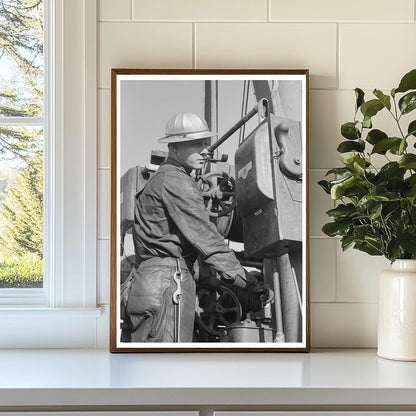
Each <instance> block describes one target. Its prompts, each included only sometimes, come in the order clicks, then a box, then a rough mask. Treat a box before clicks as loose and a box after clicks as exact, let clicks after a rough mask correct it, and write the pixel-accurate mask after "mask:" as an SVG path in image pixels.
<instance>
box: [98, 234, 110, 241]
mask: <svg viewBox="0 0 416 416" xmlns="http://www.w3.org/2000/svg"><path fill="white" fill-rule="evenodd" d="M109 240H111V237H110V236H100V235H98V236H97V241H109Z"/></svg>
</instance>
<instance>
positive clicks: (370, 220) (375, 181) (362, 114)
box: [319, 69, 416, 360]
mask: <svg viewBox="0 0 416 416" xmlns="http://www.w3.org/2000/svg"><path fill="white" fill-rule="evenodd" d="M354 91H355V95H356V101H355V115H354V119H353V120H352V121H349V122H347V123H344V124H342V126H341V135H342V136H343V138H344V139H345V140H344V141H342V142H341V143H340V144H339V146H338V148H337V151H338V152H339V159H340V161H341V163H342V167H337V168H334V169H330V170H329V171H328V172H327V176H328V175H331V174H332V175H334V177H335V178H334V179H332V180H322V181H320V182H319V185H320V186H321V187H322V188H323V189H324V190H325V191H326V192H327V193H328V194H330V196H331V198H332V199H334V200H336V201H337V205H336V208H334V209H331V210H329V211H327V214H328V216H329V217H330V218H331V219H332V221H331V222H329V223H327V224H325V225H324V226H323V228H322V231H323V232H324V233H325V234H327V235H328V236H330V237H336V236H338V237H340V240H341V246H342V249H343V250H346V249H348V248H350V247H353V248H355V249H357V250H361V251H364V252H366V253H368V254H370V255H373V256H384V257H386V258H387V259H389V260H390V261H391V269H390V270H388V271H385V272H383V273H382V274H381V276H380V285H379V327H378V354H379V355H380V356H382V357H385V358H391V359H399V360H416V302H415V300H416V154H415V147H416V145H415V137H416V120H415V119H413V120H412V117H411V116H412V114H410V113H412V111H414V110H415V109H416V69H413V70H411V71H410V72H408V73H407V74H406V75H404V77H403V78H402V79H401V81H400V83H399V86H398V87H397V88H393V89H392V90H391V91H390V93H389V94H385V93H384V92H383V91H381V90H378V89H375V90H374V91H373V97H371V99H369V100H366V97H365V93H364V91H363V90H362V89H360V88H356V89H355V90H354ZM382 111H384V112H388V113H389V114H390V116H391V117H392V120H393V121H394V125H395V128H394V131H393V132H384V131H382V130H380V129H378V128H376V126H373V118H374V116H376V115H377V114H378V113H379V112H382ZM380 158H382V160H383V159H384V162H383V163H380ZM375 160H377V163H376V162H375ZM408 300H410V302H407V303H406V301H408Z"/></svg>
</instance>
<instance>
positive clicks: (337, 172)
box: [325, 168, 351, 176]
mask: <svg viewBox="0 0 416 416" xmlns="http://www.w3.org/2000/svg"><path fill="white" fill-rule="evenodd" d="M347 172H351V170H350V169H348V168H333V169H329V171H328V172H327V173H326V174H325V176H328V175H331V174H335V175H344V174H345V173H347Z"/></svg>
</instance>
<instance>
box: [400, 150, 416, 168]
mask: <svg viewBox="0 0 416 416" xmlns="http://www.w3.org/2000/svg"><path fill="white" fill-rule="evenodd" d="M399 165H400V167H402V168H405V169H416V155H414V154H412V153H408V154H405V155H403V156H402V157H401V158H400V159H399Z"/></svg>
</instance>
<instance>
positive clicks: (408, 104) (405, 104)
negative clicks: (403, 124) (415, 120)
mask: <svg viewBox="0 0 416 416" xmlns="http://www.w3.org/2000/svg"><path fill="white" fill-rule="evenodd" d="M399 108H400V111H401V112H402V114H408V113H410V112H411V111H413V110H414V109H415V108H416V92H415V91H413V92H409V93H408V94H406V95H404V96H403V97H402V98H400V100H399Z"/></svg>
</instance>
